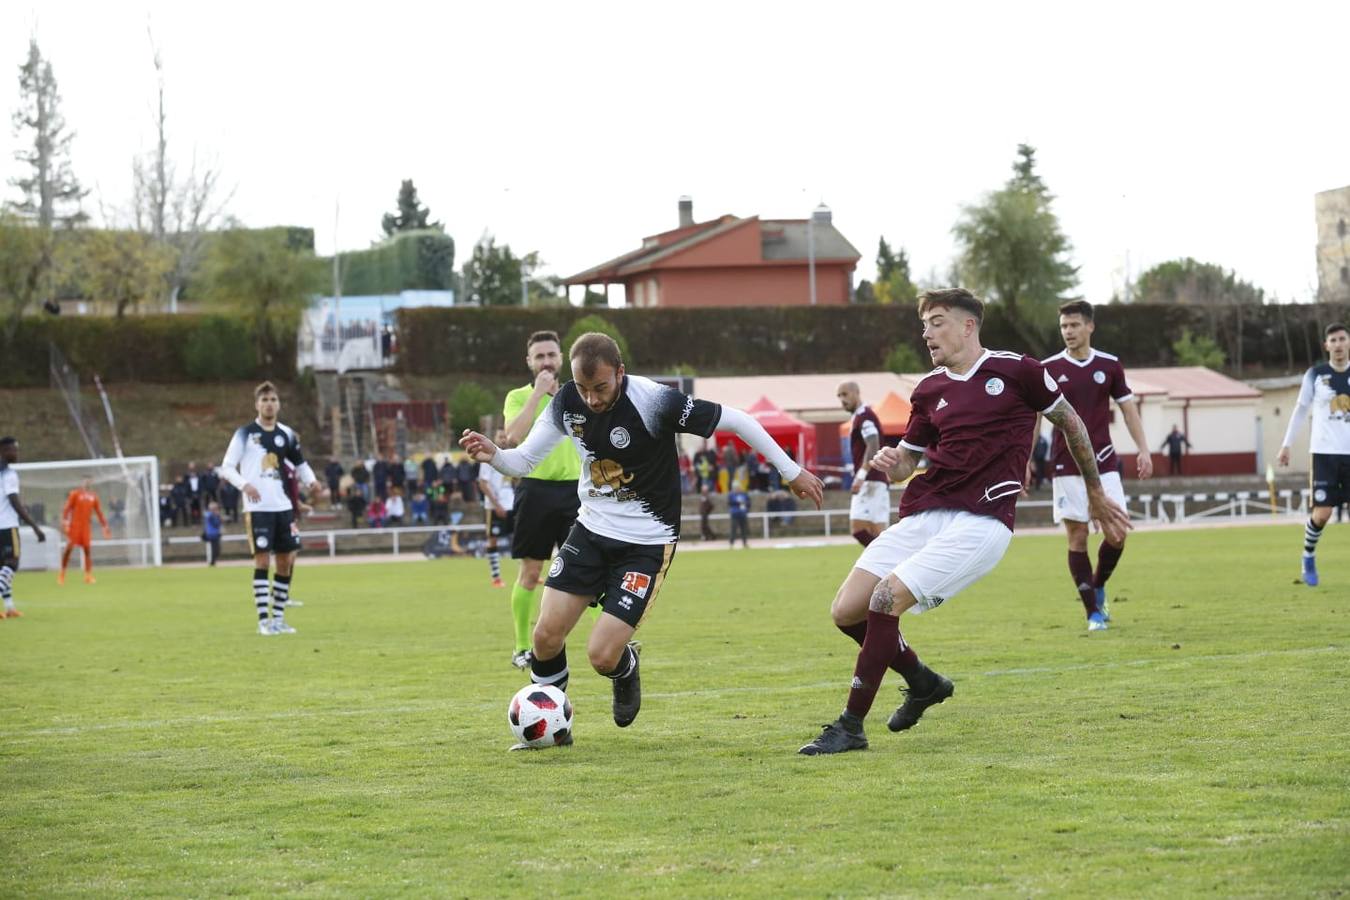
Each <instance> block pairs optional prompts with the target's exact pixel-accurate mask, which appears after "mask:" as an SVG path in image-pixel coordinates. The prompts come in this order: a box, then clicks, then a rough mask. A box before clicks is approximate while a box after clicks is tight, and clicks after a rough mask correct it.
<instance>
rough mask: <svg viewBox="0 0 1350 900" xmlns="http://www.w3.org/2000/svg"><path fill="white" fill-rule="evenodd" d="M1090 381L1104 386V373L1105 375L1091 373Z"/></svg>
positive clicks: (1102, 373)
mask: <svg viewBox="0 0 1350 900" xmlns="http://www.w3.org/2000/svg"><path fill="white" fill-rule="evenodd" d="M1092 380H1093V381H1095V382H1097V383H1098V384H1106V373H1105V372H1093V373H1092Z"/></svg>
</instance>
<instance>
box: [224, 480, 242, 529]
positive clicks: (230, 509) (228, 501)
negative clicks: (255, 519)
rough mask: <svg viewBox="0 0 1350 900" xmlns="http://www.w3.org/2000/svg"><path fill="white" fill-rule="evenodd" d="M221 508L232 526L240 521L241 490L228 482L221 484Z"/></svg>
mask: <svg viewBox="0 0 1350 900" xmlns="http://www.w3.org/2000/svg"><path fill="white" fill-rule="evenodd" d="M220 507H221V509H222V510H223V511H224V513H225V515H226V517H227V518H229V520H230V522H231V523H232V524H233V523H237V522H238V521H239V488H237V487H235V486H234V485H232V484H230V483H229V482H228V481H222V482H221V483H220Z"/></svg>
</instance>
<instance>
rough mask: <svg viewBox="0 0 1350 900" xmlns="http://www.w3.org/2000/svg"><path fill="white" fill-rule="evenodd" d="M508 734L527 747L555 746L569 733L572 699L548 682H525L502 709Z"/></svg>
mask: <svg viewBox="0 0 1350 900" xmlns="http://www.w3.org/2000/svg"><path fill="white" fill-rule="evenodd" d="M506 721H507V722H508V723H509V724H510V725H511V733H512V734H514V735H515V736H516V740H518V741H520V742H521V743H522V744H524V745H525V746H527V747H556V746H557V745H558V744H561V743H562V742H563V741H565V740H566V739H567V736H568V735H570V734H571V733H572V701H571V700H568V699H567V695H566V694H564V693H563V692H562V691H560V690H558V689H557V688H555V687H554V686H553V685H551V684H527V685H525V686H524V687H523V688H521V689H520V690H518V691H516V695H515V696H514V697H512V698H511V704H510V706H508V707H507V708H506Z"/></svg>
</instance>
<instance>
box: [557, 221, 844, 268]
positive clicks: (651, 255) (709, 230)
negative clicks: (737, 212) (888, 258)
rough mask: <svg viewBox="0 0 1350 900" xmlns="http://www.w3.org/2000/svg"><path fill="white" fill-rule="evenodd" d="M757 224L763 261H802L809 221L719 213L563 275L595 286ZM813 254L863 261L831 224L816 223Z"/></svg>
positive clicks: (825, 258)
mask: <svg viewBox="0 0 1350 900" xmlns="http://www.w3.org/2000/svg"><path fill="white" fill-rule="evenodd" d="M754 222H759V224H760V258H761V259H762V260H773V261H780V260H797V259H800V260H804V259H807V258H808V256H809V255H810V254H809V253H808V249H809V247H808V244H809V241H808V240H807V222H806V220H805V219H764V220H761V219H759V217H758V216H750V217H749V218H740V217H738V216H731V215H726V216H721V217H719V218H716V219H713V220H712V221H710V222H699V223H697V224H695V225H692V226H687V227H685V228H676V229H674V230H672V231H663V232H661V233H660V234H654V235H649V236H647V237H645V238H643V239H642V246H641V247H639V248H638V249H636V250H632V251H630V252H628V253H625V254H622V255H621V256H616V257H614V258H613V259H611V260H609V261H608V262H603V263H601V264H600V265H598V266H592V267H591V268H589V269H586V270H585V271H583V272H578V273H577V274H576V275H572V276H571V277H569V278H565V279H563V283H564V284H596V283H598V282H603V281H617V280H620V279H622V277H623V276H625V275H630V274H632V273H635V272H641V271H644V270H646V269H649V268H651V267H652V266H653V264H655V263H657V262H660V261H661V260H663V259H667V258H669V257H670V256H673V255H674V254H676V253H680V252H682V251H684V250H687V249H689V248H690V247H692V246H694V245H696V244H700V243H702V242H704V241H707V240H710V239H712V238H714V237H717V236H719V235H722V234H726V233H727V232H729V231H734V230H735V229H737V228H741V227H743V226H746V225H750V224H752V223H754ZM814 230H815V235H814V241H815V257H816V260H817V261H818V262H824V261H830V260H845V261H851V262H857V261H858V260H860V259H862V254H861V253H859V252H858V250H857V248H855V247H854V246H853V245H852V244H850V243H849V242H848V239H847V238H845V237H844V236H843V235H842V234H841V233H840V232H839V230H838V229H837V228H835V227H834V225H833V224H831V223H816V226H815V229H814Z"/></svg>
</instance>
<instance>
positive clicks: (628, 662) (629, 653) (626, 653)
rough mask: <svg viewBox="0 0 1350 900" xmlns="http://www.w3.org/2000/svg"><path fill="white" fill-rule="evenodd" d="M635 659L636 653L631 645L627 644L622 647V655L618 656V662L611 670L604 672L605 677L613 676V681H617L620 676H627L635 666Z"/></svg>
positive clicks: (636, 658)
mask: <svg viewBox="0 0 1350 900" xmlns="http://www.w3.org/2000/svg"><path fill="white" fill-rule="evenodd" d="M637 661H638V657H637V653H635V652H634V651H633V646H632V645H631V644H629V645H628V646H626V647H624V648H623V655H622V656H620V657H619V664H618V665H617V666H615V667H614V670H613V671H612V672H605V673H604V676H605V677H606V678H613V679H614V680H615V681H618V680H619V679H620V678H627V677H628V676H629V675H632V674H633V670H634V669H636V668H637Z"/></svg>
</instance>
